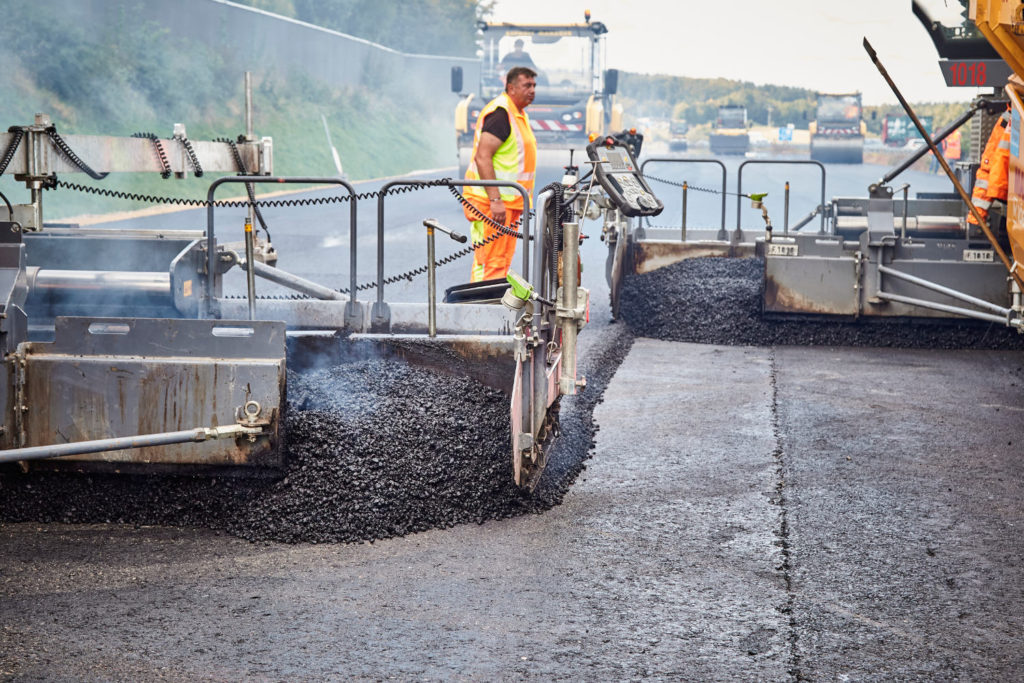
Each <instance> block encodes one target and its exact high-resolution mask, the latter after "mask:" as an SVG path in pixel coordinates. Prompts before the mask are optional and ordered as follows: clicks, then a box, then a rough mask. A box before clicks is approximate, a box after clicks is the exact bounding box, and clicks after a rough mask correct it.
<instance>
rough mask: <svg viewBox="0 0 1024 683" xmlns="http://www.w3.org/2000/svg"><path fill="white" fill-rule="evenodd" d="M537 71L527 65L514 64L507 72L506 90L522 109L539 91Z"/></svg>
mask: <svg viewBox="0 0 1024 683" xmlns="http://www.w3.org/2000/svg"><path fill="white" fill-rule="evenodd" d="M536 79H537V72H536V71H534V70H533V69H528V68H526V67H525V66H514V67H512V68H511V69H509V70H508V73H507V74H505V92H506V93H508V96H509V98H510V99H511V100H512V102H513V103H515V105H516V106H517V107H519V108H520V109H523V108H524V107H526V106H527V105H529V104H530V103H531V102H533V96H534V94H536V91H537V80H536Z"/></svg>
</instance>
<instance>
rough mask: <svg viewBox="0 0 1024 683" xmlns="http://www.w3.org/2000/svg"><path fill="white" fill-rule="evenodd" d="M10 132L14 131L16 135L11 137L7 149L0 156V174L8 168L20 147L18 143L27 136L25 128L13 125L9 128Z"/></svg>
mask: <svg viewBox="0 0 1024 683" xmlns="http://www.w3.org/2000/svg"><path fill="white" fill-rule="evenodd" d="M7 132H8V133H14V137H13V138H11V141H10V143H9V144H8V145H7V149H6V150H4V155H3V156H2V157H0V175H3V174H4V171H6V170H7V165H8V164H10V163H11V159H13V158H14V152H15V151H16V150H17V149H18V145H19V144H21V139H22V138H23V137H25V129H24V128H21V127H18V126H13V127H11V128H8V129H7Z"/></svg>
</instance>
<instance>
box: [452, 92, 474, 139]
mask: <svg viewBox="0 0 1024 683" xmlns="http://www.w3.org/2000/svg"><path fill="white" fill-rule="evenodd" d="M472 101H473V93H470V94H469V95H468V96H467V97H466V99H464V100H459V103H458V104H457V105H455V132H456V133H459V134H462V133H468V132H469V103H470V102H472Z"/></svg>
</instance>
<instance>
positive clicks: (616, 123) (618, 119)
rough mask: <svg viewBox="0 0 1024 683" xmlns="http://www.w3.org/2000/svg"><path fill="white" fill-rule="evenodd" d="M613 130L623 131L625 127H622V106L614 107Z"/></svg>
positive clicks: (614, 105)
mask: <svg viewBox="0 0 1024 683" xmlns="http://www.w3.org/2000/svg"><path fill="white" fill-rule="evenodd" d="M611 125H612V130H621V129H622V128H623V127H624V126H623V125H622V105H621V104H618V103H616V104H613V105H612V124H611Z"/></svg>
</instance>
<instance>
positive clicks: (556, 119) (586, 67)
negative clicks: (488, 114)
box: [452, 12, 622, 170]
mask: <svg viewBox="0 0 1024 683" xmlns="http://www.w3.org/2000/svg"><path fill="white" fill-rule="evenodd" d="M585 16H586V22H585V23H582V24H512V23H490V22H483V21H481V22H478V23H477V29H478V32H479V44H480V48H481V49H480V52H481V55H482V57H481V65H480V82H479V84H474V85H475V87H473V88H472V89H473V90H474V92H470V93H468V94H467V93H464V92H462V91H463V86H464V85H466V87H467V89H468V88H469V87H470V86H469V85H468V84H463V83H462V73H461V71H462V70H461V67H453V68H452V91H453V92H457V93H459V94H460V96H461V100H460V101H459V103H458V105H457V106H456V109H455V134H456V142H457V145H458V150H459V159H460V164H459V165H460V169H461V170H464V169H465V168H466V167H467V166H468V164H469V156H470V154H471V153H472V148H473V133H474V130H475V128H476V121H477V118H478V117H479V115H480V111H481V110H482V109H483V108H484V106H486V105H487V103H488V102H490V101H491V100H492V99H494V98H495V97H497V96H498V95H499V94H500V93H501V92H502V91H503V90H504V87H505V74H506V73H507V72H508V70H509V69H510V68H512V67H513V66H526V67H528V68H530V69H533V70H534V71H536V72H537V93H536V96H535V98H534V101H533V104H531V105H530V107H529V109H528V110H527V114H528V115H529V117H530V125H531V127H532V129H533V133H534V135H535V136H536V138H537V149H538V165H542V164H543V163H544V158H543V157H542V156H541V154H542V153H543V152H544V151H545V150H559V151H563V152H564V151H565V150H569V149H577V150H583V149H584V148H585V147H586V145H587V143H588V142H589V136H590V135H592V134H593V135H597V136H600V135H605V134H607V133H608V132H609V131H611V130H618V129H619V128H621V127H622V108H621V106H619V105H617V104H615V102H614V98H613V96H614V94H615V91H616V90H617V86H618V72H617V71H616V70H615V69H607V70H605V69H604V68H603V67H604V63H605V57H604V48H605V41H604V38H605V35H606V34H607V33H608V29H607V27H605V25H604V24H603V23H601V22H599V21H590V16H589V12H588V13H587V14H586V15H585ZM561 156H564V157H565V160H566V161H567V160H568V154H564V153H563V154H561V155H559V159H560V158H561Z"/></svg>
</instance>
